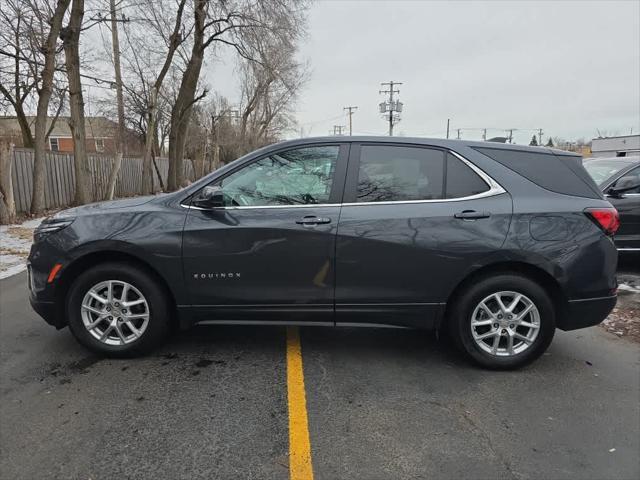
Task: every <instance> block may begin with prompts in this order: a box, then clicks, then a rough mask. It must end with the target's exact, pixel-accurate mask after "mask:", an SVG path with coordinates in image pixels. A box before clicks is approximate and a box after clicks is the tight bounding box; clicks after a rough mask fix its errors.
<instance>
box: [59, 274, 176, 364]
mask: <svg viewBox="0 0 640 480" xmlns="http://www.w3.org/2000/svg"><path fill="white" fill-rule="evenodd" d="M168 312H169V308H168V302H167V298H166V295H165V294H164V291H163V289H162V288H161V287H159V286H158V285H157V284H156V282H155V281H154V280H153V278H151V277H150V276H149V275H148V274H147V273H145V272H144V271H142V270H140V269H137V268H135V267H132V266H130V265H127V264H122V263H104V264H100V265H97V266H96V267H93V268H91V269H90V270H87V271H86V272H84V273H82V274H81V275H80V276H79V277H78V278H77V279H76V281H75V282H74V283H73V285H72V286H71V289H70V290H69V294H68V297H67V317H68V319H69V328H70V329H71V332H72V333H73V335H74V336H75V337H76V338H77V339H78V341H79V342H80V343H82V344H83V345H84V346H85V347H87V348H89V349H91V350H93V351H95V352H98V353H100V354H103V355H107V356H114V357H123V356H133V355H137V354H141V353H144V352H146V351H149V350H150V349H152V348H154V347H155V346H157V345H158V344H159V343H160V342H161V341H162V340H163V339H164V338H165V336H166V334H167V332H168V328H169V313H168Z"/></svg>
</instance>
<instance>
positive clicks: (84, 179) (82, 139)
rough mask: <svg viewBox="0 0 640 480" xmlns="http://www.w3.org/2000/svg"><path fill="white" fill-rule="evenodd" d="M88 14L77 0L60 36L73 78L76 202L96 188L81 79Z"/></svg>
mask: <svg viewBox="0 0 640 480" xmlns="http://www.w3.org/2000/svg"><path fill="white" fill-rule="evenodd" d="M83 17H84V0H73V4H72V5H71V16H70V17H69V24H68V25H67V26H66V27H65V28H63V29H62V30H61V31H60V39H61V40H62V46H63V47H64V58H65V65H66V67H67V79H68V82H69V107H70V110H71V118H70V119H69V126H70V127H71V136H72V138H73V156H74V159H73V163H74V166H75V171H76V195H75V199H74V201H73V203H74V205H84V204H85V203H89V202H91V199H92V197H93V195H92V193H93V192H92V188H91V185H90V184H89V182H90V180H91V172H90V171H89V159H88V158H87V145H86V133H85V126H84V98H83V96H82V81H81V79H80V54H79V47H80V31H81V27H82V18H83Z"/></svg>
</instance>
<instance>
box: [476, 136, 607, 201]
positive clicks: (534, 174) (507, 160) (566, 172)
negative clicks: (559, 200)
mask: <svg viewBox="0 0 640 480" xmlns="http://www.w3.org/2000/svg"><path fill="white" fill-rule="evenodd" d="M474 150H476V151H478V152H480V153H482V154H483V155H486V156H487V157H489V158H492V159H493V160H495V161H496V162H498V163H501V164H502V165H504V166H505V167H507V168H509V169H511V170H513V171H514V172H516V173H519V174H520V175H522V176H523V177H525V178H526V179H528V180H530V181H532V182H533V183H535V184H536V185H539V186H540V187H542V188H545V189H547V190H550V191H552V192H556V193H563V194H565V195H573V196H577V197H587V198H602V194H601V193H600V190H599V189H598V186H597V185H596V184H595V182H594V181H593V180H592V179H591V177H590V176H589V174H588V173H587V171H586V170H585V169H584V167H583V166H582V164H581V163H580V159H579V158H578V157H574V156H562V155H554V154H553V153H551V152H531V151H521V150H508V149H498V148H484V147H475V148H474Z"/></svg>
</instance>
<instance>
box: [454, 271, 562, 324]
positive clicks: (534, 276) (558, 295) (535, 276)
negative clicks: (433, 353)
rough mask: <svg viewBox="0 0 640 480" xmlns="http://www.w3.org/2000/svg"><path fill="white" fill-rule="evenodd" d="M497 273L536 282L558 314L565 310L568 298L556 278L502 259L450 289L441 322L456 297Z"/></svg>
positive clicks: (468, 276)
mask: <svg viewBox="0 0 640 480" xmlns="http://www.w3.org/2000/svg"><path fill="white" fill-rule="evenodd" d="M499 274H516V275H520V276H523V277H526V278H529V279H530V280H533V281H535V282H536V283H538V284H539V285H540V286H541V287H542V288H543V289H544V290H545V291H546V292H547V293H548V294H549V296H550V297H551V300H552V301H553V305H554V307H555V308H556V311H557V312H558V316H562V315H563V313H564V312H565V311H566V307H567V304H568V299H567V297H566V295H565V294H564V292H563V290H562V287H561V285H560V283H559V282H558V280H557V279H556V278H554V277H553V275H551V274H550V273H549V272H547V271H546V270H544V269H543V268H541V267H539V266H537V265H533V264H531V263H526V262H522V261H514V260H509V261H503V262H497V263H492V264H489V265H484V266H482V267H480V268H478V269H477V270H474V271H473V272H471V273H470V274H468V275H467V276H466V277H465V278H463V279H462V280H461V281H460V282H459V283H458V284H457V285H456V286H455V288H454V289H453V290H452V291H451V293H450V294H449V296H448V297H447V301H446V304H445V311H444V315H443V316H442V322H441V323H443V322H447V321H448V318H449V315H450V313H451V309H452V306H453V304H454V302H455V301H456V298H457V297H458V296H459V295H460V294H461V293H462V292H463V291H464V290H465V289H466V288H467V287H468V286H469V285H471V284H473V283H475V282H479V281H481V280H482V279H484V278H488V277H491V276H494V275H499Z"/></svg>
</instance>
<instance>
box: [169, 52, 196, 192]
mask: <svg viewBox="0 0 640 480" xmlns="http://www.w3.org/2000/svg"><path fill="white" fill-rule="evenodd" d="M203 58H204V51H203V50H201V49H197V50H196V51H194V52H192V55H191V58H190V59H189V64H188V65H187V69H186V70H185V73H184V76H183V77H182V82H181V83H180V90H179V91H178V97H177V98H176V103H175V104H174V105H173V109H172V110H171V130H170V131H169V179H168V182H167V183H168V189H169V191H174V190H177V189H178V188H181V187H182V186H183V183H184V169H183V165H182V161H183V159H184V147H185V144H186V141H187V129H188V127H189V119H190V117H191V110H192V107H193V100H194V98H195V95H196V88H197V87H198V79H199V78H200V70H201V69H202V60H203Z"/></svg>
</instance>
